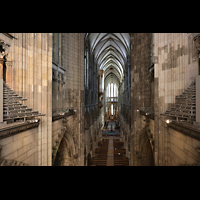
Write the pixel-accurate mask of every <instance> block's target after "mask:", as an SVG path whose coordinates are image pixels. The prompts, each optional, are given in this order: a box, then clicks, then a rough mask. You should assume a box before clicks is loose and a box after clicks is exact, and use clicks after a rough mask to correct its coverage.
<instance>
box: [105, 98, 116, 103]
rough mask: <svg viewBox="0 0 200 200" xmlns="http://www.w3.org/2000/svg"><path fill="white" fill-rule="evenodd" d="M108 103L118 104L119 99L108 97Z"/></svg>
mask: <svg viewBox="0 0 200 200" xmlns="http://www.w3.org/2000/svg"><path fill="white" fill-rule="evenodd" d="M107 102H114V103H115V102H118V97H107Z"/></svg>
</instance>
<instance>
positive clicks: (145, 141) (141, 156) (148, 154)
mask: <svg viewBox="0 0 200 200" xmlns="http://www.w3.org/2000/svg"><path fill="white" fill-rule="evenodd" d="M138 160H139V164H138V165H141V166H154V165H155V164H154V163H155V162H154V156H153V149H152V146H151V143H150V140H149V138H148V134H147V130H146V129H145V128H144V129H143V130H142V131H141V134H140V138H139V152H138Z"/></svg>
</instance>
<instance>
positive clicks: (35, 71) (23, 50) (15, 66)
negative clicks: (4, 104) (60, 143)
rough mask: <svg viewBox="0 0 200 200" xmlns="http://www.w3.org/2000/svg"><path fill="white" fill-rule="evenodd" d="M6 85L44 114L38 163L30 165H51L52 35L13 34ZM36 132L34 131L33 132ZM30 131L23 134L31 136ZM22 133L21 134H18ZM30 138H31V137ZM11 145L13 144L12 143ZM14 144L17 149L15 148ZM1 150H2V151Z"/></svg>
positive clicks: (31, 106) (41, 122)
mask: <svg viewBox="0 0 200 200" xmlns="http://www.w3.org/2000/svg"><path fill="white" fill-rule="evenodd" d="M12 35H13V36H14V37H15V38H14V39H12V42H11V44H10V52H9V55H8V59H7V60H8V61H9V65H8V66H7V70H6V82H7V84H8V85H9V86H10V87H11V89H13V90H14V91H15V92H16V93H17V94H19V95H20V96H22V97H23V98H26V99H27V101H25V102H23V103H24V105H27V106H28V107H30V108H32V109H33V110H36V111H39V113H43V114H45V116H43V117H40V125H39V127H38V129H37V134H35V133H34V136H32V137H35V135H37V147H36V148H37V150H35V151H36V152H38V153H37V159H38V160H37V161H35V160H34V159H35V158H34V159H33V160H32V163H31V161H30V160H29V164H33V165H34V164H35V163H37V165H51V163H52V160H51V158H52V34H51V33H12ZM34 130H36V129H34ZM32 131H33V130H29V131H26V132H25V133H26V134H29V133H30V134H31V132H32ZM21 134H22V135H23V134H24V132H23V133H20V134H19V136H20V135H21ZM30 137H31V136H30ZM13 146H15V144H14V143H13ZM17 146H18V145H17V144H16V148H17ZM2 151H4V150H3V149H2Z"/></svg>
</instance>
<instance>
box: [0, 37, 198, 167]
mask: <svg viewBox="0 0 200 200" xmlns="http://www.w3.org/2000/svg"><path fill="white" fill-rule="evenodd" d="M199 91H200V33H0V166H198V165H199V164H200V93H199Z"/></svg>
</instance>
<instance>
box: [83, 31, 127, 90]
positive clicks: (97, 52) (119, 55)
mask: <svg viewBox="0 0 200 200" xmlns="http://www.w3.org/2000/svg"><path fill="white" fill-rule="evenodd" d="M85 41H88V42H89V45H90V53H91V54H93V55H94V62H95V63H96V64H97V69H98V70H100V69H102V70H104V84H105V87H106V86H107V84H108V83H110V82H111V81H112V82H115V83H116V84H117V85H118V86H119V84H120V83H121V82H122V80H123V78H124V73H125V71H126V70H125V67H126V63H127V59H128V55H129V52H130V35H129V33H86V35H85Z"/></svg>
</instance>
